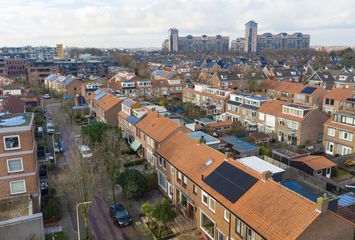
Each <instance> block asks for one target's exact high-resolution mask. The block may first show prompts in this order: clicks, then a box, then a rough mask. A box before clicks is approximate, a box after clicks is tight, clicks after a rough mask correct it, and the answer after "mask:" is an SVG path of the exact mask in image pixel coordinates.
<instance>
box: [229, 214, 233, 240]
mask: <svg viewBox="0 0 355 240" xmlns="http://www.w3.org/2000/svg"><path fill="white" fill-rule="evenodd" d="M228 211H229V210H228ZM231 221H232V213H231V212H229V223H228V228H229V229H228V239H231V225H232V223H231Z"/></svg>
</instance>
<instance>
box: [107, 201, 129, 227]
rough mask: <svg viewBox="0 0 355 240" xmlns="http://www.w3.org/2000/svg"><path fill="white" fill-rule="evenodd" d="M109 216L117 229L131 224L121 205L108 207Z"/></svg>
mask: <svg viewBox="0 0 355 240" xmlns="http://www.w3.org/2000/svg"><path fill="white" fill-rule="evenodd" d="M110 216H111V217H112V219H113V222H114V223H115V224H116V225H117V226H119V227H123V226H127V225H130V224H132V218H131V216H130V215H129V213H128V212H127V210H126V208H125V207H124V206H123V205H122V204H114V205H112V206H111V207H110Z"/></svg>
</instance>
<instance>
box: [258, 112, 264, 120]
mask: <svg viewBox="0 0 355 240" xmlns="http://www.w3.org/2000/svg"><path fill="white" fill-rule="evenodd" d="M264 119H265V114H264V113H259V120H261V121H264Z"/></svg>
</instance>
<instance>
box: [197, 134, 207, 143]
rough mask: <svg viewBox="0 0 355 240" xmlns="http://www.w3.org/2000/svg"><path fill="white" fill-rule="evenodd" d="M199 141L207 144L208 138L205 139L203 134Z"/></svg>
mask: <svg viewBox="0 0 355 240" xmlns="http://www.w3.org/2000/svg"><path fill="white" fill-rule="evenodd" d="M199 143H200V144H205V143H206V139H205V137H204V136H201V137H200V140H199Z"/></svg>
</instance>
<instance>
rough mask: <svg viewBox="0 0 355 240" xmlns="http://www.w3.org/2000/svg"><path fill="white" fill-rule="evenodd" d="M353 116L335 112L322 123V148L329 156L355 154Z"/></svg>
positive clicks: (354, 115)
mask: <svg viewBox="0 0 355 240" xmlns="http://www.w3.org/2000/svg"><path fill="white" fill-rule="evenodd" d="M354 133H355V114H354V112H336V113H334V114H333V116H332V118H330V119H328V121H327V122H325V123H324V133H323V147H324V149H325V152H326V153H327V154H330V155H348V154H351V153H354V152H355V138H354Z"/></svg>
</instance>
